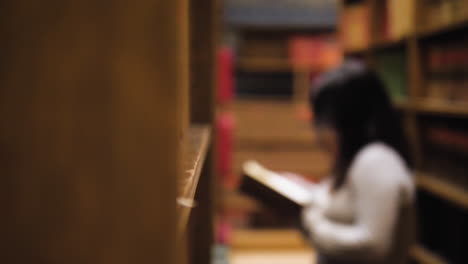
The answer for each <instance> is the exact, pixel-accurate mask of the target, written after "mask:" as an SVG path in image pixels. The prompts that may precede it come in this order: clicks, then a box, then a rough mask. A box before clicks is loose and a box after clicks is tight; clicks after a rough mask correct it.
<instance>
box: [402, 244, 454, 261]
mask: <svg viewBox="0 0 468 264" xmlns="http://www.w3.org/2000/svg"><path fill="white" fill-rule="evenodd" d="M410 255H411V257H412V258H413V259H414V260H416V261H417V262H418V263H420V264H448V262H447V261H445V260H443V259H442V258H441V257H439V256H437V255H435V254H433V253H432V252H430V251H429V250H427V249H426V248H424V247H422V246H420V245H416V246H414V247H413V248H412V250H411V252H410Z"/></svg>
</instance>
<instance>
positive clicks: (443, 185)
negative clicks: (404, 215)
mask: <svg viewBox="0 0 468 264" xmlns="http://www.w3.org/2000/svg"><path fill="white" fill-rule="evenodd" d="M416 183H417V185H418V186H419V187H420V188H422V189H424V190H426V191H428V192H431V193H433V194H435V195H437V196H439V197H441V198H443V199H446V200H448V201H451V202H453V203H455V204H458V205H460V206H462V207H463V208H466V209H468V190H465V189H463V188H462V187H460V186H457V185H455V184H453V183H449V182H446V181H444V180H442V179H441V178H439V177H436V176H434V175H431V174H429V173H425V172H418V173H416Z"/></svg>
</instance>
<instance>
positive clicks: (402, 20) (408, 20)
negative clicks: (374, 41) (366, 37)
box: [378, 0, 416, 39]
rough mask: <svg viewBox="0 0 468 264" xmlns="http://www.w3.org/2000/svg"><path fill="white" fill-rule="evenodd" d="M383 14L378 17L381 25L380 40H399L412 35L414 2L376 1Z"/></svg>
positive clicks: (402, 0) (404, 0) (399, 0)
mask: <svg viewBox="0 0 468 264" xmlns="http://www.w3.org/2000/svg"><path fill="white" fill-rule="evenodd" d="M378 4H380V5H381V6H380V8H379V9H378V10H381V12H382V13H383V14H382V15H378V17H379V18H380V19H382V20H383V21H381V23H378V25H381V28H380V32H379V34H380V36H379V37H380V38H382V39H400V38H402V37H405V36H407V35H408V34H410V33H412V32H413V30H414V22H415V21H414V12H415V10H414V9H415V4H416V2H415V1H414V0H384V1H378Z"/></svg>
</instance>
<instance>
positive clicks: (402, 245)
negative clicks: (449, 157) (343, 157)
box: [303, 143, 415, 264]
mask: <svg viewBox="0 0 468 264" xmlns="http://www.w3.org/2000/svg"><path fill="white" fill-rule="evenodd" d="M348 173H349V174H348V178H347V180H346V182H345V183H344V185H343V186H342V187H341V188H339V189H338V190H337V191H331V190H330V186H331V184H330V183H331V180H328V181H324V182H323V183H321V184H319V185H317V186H315V187H313V188H312V190H311V195H312V196H313V198H312V203H311V204H310V206H309V207H307V208H306V209H304V212H303V223H304V226H305V227H306V229H307V230H308V232H310V238H311V240H312V243H313V244H314V246H315V247H316V248H317V250H318V252H319V254H320V255H321V258H322V263H327V264H328V263H389V264H390V263H392V264H400V263H406V261H407V253H408V250H409V247H410V246H411V244H412V242H413V238H414V217H413V214H414V209H413V206H414V196H415V194H414V193H415V187H414V183H413V179H412V177H411V174H410V172H409V170H408V169H407V167H406V165H405V163H404V161H403V160H402V158H401V157H400V155H399V154H398V153H397V152H395V151H394V150H393V149H392V148H390V147H388V146H387V145H385V144H382V143H372V144H369V145H367V146H365V147H364V148H363V149H362V150H361V151H360V152H359V153H358V154H357V156H356V158H355V159H354V161H353V163H352V165H351V167H350V169H349V172H348Z"/></svg>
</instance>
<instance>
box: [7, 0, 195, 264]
mask: <svg viewBox="0 0 468 264" xmlns="http://www.w3.org/2000/svg"><path fill="white" fill-rule="evenodd" d="M186 1H187V0H176V1H163V0H133V1H123V0H115V1H111V0H102V1H95V0H60V1H56V0H43V1H33V0H2V1H1V3H0V35H1V36H2V41H1V42H0V55H1V58H2V59H1V60H0V93H1V95H0V126H1V127H0V144H1V147H0V164H1V175H2V183H1V184H0V206H1V208H2V216H1V217H0V234H2V235H1V237H0V241H1V245H0V246H1V248H2V249H1V253H0V262H2V263H38V264H41V263H57V264H59V263H69V264H74V263H76V264H82V263H103V264H104V263H113V264H119V263H122V264H124V263H125V264H128V263H135V264H139V263H168V264H170V263H175V262H176V261H177V257H176V240H175V238H176V235H175V232H176V231H175V224H176V219H175V218H176V211H175V196H176V180H177V177H178V175H181V173H182V172H181V169H180V166H179V163H180V159H181V153H182V152H181V140H182V138H183V137H184V127H185V126H186V124H184V120H183V116H184V115H185V116H186V115H187V114H186V113H184V110H183V109H184V108H185V107H184V104H185V103H186V102H184V98H188V96H186V95H184V93H185V94H186V93H187V92H188V91H187V83H188V76H187V74H188V72H187V70H186V69H187V67H188V58H187V54H188V52H187V51H184V49H187V45H184V44H183V43H184V39H187V37H186V34H187V29H186V28H185V29H184V27H183V25H181V24H180V23H179V19H178V18H179V17H180V14H181V13H182V14H183V13H184V10H183V9H184V3H186ZM185 100H187V99H185Z"/></svg>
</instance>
